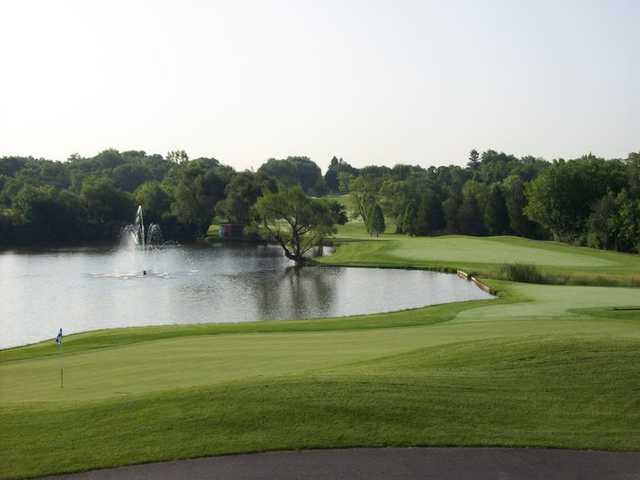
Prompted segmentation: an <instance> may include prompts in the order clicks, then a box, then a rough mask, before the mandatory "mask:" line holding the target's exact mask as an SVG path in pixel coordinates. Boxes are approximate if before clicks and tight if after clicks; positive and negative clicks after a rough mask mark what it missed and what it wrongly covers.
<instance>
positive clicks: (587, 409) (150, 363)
mask: <svg viewBox="0 0 640 480" xmlns="http://www.w3.org/2000/svg"><path fill="white" fill-rule="evenodd" d="M349 228H350V229H351V233H350V234H345V230H344V229H343V230H342V235H345V236H348V237H349V239H350V240H351V242H348V243H345V244H343V245H341V246H339V248H338V250H337V252H336V254H335V255H334V256H332V257H326V258H324V259H322V261H323V262H335V263H340V264H351V265H383V266H399V267H433V268H457V267H464V268H467V269H469V270H473V269H475V271H479V272H486V275H487V276H491V273H492V272H495V271H497V270H495V268H496V266H497V265H499V264H501V263H504V262H505V261H507V262H515V261H522V259H525V258H528V259H529V260H528V263H535V264H537V265H539V266H540V267H541V268H542V269H544V270H545V271H547V272H555V273H558V272H560V273H563V274H571V275H584V276H585V277H584V278H589V279H591V280H592V281H594V279H597V278H598V277H599V276H602V277H603V278H616V279H618V281H619V282H620V283H629V284H632V278H633V276H634V275H637V272H638V268H637V267H638V265H639V263H638V258H637V257H634V256H630V255H621V254H615V253H612V252H599V251H593V250H591V249H581V248H574V247H569V246H566V245H560V244H555V243H552V242H534V241H530V240H523V239H514V238H512V237H496V238H482V239H478V238H470V237H436V238H419V239H416V238H407V237H401V236H395V235H385V236H384V237H382V238H383V239H381V240H373V241H369V240H367V239H366V237H365V236H364V235H362V234H361V232H360V231H359V229H358V227H357V226H355V227H354V226H353V225H352V226H350V227H349ZM347 230H349V229H347ZM484 253H486V255H483V254H484ZM534 260H535V261H534ZM634 269H635V270H634ZM487 282H488V283H489V284H490V286H491V287H492V288H494V289H495V290H497V291H498V292H499V295H500V298H499V299H497V300H483V301H474V302H463V303H456V304H447V305H438V306H433V307H426V308H419V309H414V310H405V311H401V312H394V313H386V314H378V315H363V316H355V317H344V318H335V319H323V320H304V321H281V322H256V323H251V324H235V325H220V324H218V325H192V326H165V327H146V328H127V329H116V330H105V331H99V332H92V333H85V334H79V335H73V336H70V337H69V338H68V340H67V342H66V343H65V345H64V349H65V353H64V357H62V356H61V355H59V353H57V352H56V350H55V347H54V346H53V345H52V344H51V342H49V343H42V344H37V345H32V346H28V347H22V348H17V349H10V350H4V351H0V425H2V429H0V451H2V454H3V462H0V477H2V478H14V477H16V478H17V477H28V476H37V475H44V474H51V473H61V472H70V471H80V470H87V469H92V468H99V467H109V466H116V465H125V464H131V463H140V462H150V461H158V460H171V459H179V458H189V457H197V456H205V455H214V454H227V453H238V452H256V451H265V450H280V449H299V448H328V447H350V446H417V445H420V446H443V445H460V446H462V445H464V446H480V445H482V446H536V447H558V448H585V449H586V448H589V449H603V450H626V451H628V450H640V310H635V309H632V307H638V306H640V290H639V289H636V288H631V287H603V286H560V285H536V284H519V283H511V282H505V281H501V280H496V279H493V280H491V279H489V280H487ZM354 294H356V293H354ZM61 365H64V369H65V386H64V389H61V388H60V385H59V376H58V375H59V368H60V366H61Z"/></svg>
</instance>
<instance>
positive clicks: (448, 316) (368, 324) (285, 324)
mask: <svg viewBox="0 0 640 480" xmlns="http://www.w3.org/2000/svg"><path fill="white" fill-rule="evenodd" d="M488 283H489V284H490V288H491V290H492V293H493V294H495V295H496V296H497V298H494V299H486V300H467V301H462V302H451V303H442V304H437V305H427V306H424V307H417V308H410V309H404V310H396V311H391V312H381V313H371V314H362V315H351V316H341V317H327V318H317V319H306V320H263V321H255V322H246V323H197V324H185V325H158V326H144V327H121V328H109V329H102V330H92V331H88V332H81V333H76V334H72V335H68V336H66V337H65V343H64V347H63V348H64V354H65V355H72V354H76V353H83V352H87V351H92V350H96V349H106V348H118V347H122V346H127V345H132V344H135V343H141V342H150V341H157V340H164V339H169V338H176V337H190V336H199V335H233V334H246V333H283V332H287V333H294V332H300V333H304V332H321V331H322V332H326V331H338V330H341V331H344V330H365V329H366V330H369V329H379V328H399V327H414V326H423V325H432V324H435V323H441V322H446V321H449V320H452V319H453V318H455V317H456V315H457V314H458V313H460V312H462V311H465V310H471V309H474V308H479V307H483V306H486V305H488V304H491V305H497V304H508V303H515V302H523V301H529V299H528V298H525V297H523V296H522V295H521V294H519V293H516V292H515V291H514V290H513V289H510V288H509V283H508V282H502V281H495V280H494V281H489V282H488ZM56 348H57V347H56V345H55V343H54V342H53V341H52V340H48V341H43V342H38V343H34V344H31V345H24V346H20V347H14V348H9V349H4V350H0V364H2V363H6V362H11V361H19V360H27V359H28V360H33V359H35V358H46V357H50V356H52V355H56V354H58V351H57V350H56Z"/></svg>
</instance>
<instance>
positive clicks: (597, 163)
mask: <svg viewBox="0 0 640 480" xmlns="http://www.w3.org/2000/svg"><path fill="white" fill-rule="evenodd" d="M624 184H625V171H624V166H623V164H622V163H621V162H618V161H608V162H607V161H605V160H602V159H598V158H595V157H592V156H587V157H584V158H582V159H580V160H575V161H571V162H565V161H560V162H556V163H555V164H554V165H553V166H552V167H551V168H548V169H546V170H545V171H543V172H542V173H541V174H540V176H538V177H537V178H536V179H535V180H533V181H532V182H531V183H530V184H529V185H528V187H527V190H526V195H527V199H528V204H527V206H526V207H525V213H526V215H527V216H528V217H529V218H530V219H532V220H534V221H536V222H538V223H540V224H541V225H543V226H544V227H545V228H547V229H548V230H549V231H550V232H551V233H552V234H553V237H554V238H555V239H557V240H564V241H576V240H578V239H579V238H580V237H581V236H583V235H584V233H585V231H586V224H587V219H588V218H589V216H590V214H591V211H592V206H593V205H594V203H595V202H597V201H598V200H599V199H600V198H602V197H603V196H604V195H606V194H607V191H608V190H611V191H612V192H613V193H617V192H619V191H620V190H621V188H622V187H623V186H624Z"/></svg>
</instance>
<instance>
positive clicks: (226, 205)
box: [216, 172, 262, 225]
mask: <svg viewBox="0 0 640 480" xmlns="http://www.w3.org/2000/svg"><path fill="white" fill-rule="evenodd" d="M258 182H259V180H258V178H257V176H256V175H255V174H254V173H252V172H241V173H238V174H237V175H235V176H234V177H233V178H232V179H231V181H230V182H229V184H228V185H227V187H226V188H225V198H224V200H221V201H220V202H219V203H218V205H217V207H216V211H217V212H218V213H219V214H220V215H222V216H223V217H224V218H226V219H227V220H229V221H230V222H232V223H239V224H243V225H246V224H248V223H249V221H250V219H251V208H252V207H253V205H254V204H255V203H256V201H257V200H258V197H259V196H260V194H261V192H262V188H261V186H260V184H259V183H258Z"/></svg>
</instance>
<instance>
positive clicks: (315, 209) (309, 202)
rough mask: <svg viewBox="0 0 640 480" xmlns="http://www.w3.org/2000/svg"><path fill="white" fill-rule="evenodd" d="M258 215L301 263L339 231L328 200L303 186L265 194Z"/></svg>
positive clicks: (286, 253) (282, 245)
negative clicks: (320, 197)
mask: <svg viewBox="0 0 640 480" xmlns="http://www.w3.org/2000/svg"><path fill="white" fill-rule="evenodd" d="M255 214H256V216H257V217H258V218H259V219H260V222H261V224H262V225H263V227H264V228H265V229H266V230H267V231H268V232H269V237H270V238H271V239H272V240H274V241H276V242H277V243H278V244H279V245H280V246H281V247H282V249H283V250H284V254H285V256H286V257H287V258H288V259H290V260H293V261H294V262H296V264H298V265H301V264H302V263H304V261H305V255H306V254H307V253H308V252H309V251H310V250H311V249H312V248H313V247H315V246H317V245H320V244H321V242H322V239H323V238H324V237H325V236H326V235H329V234H331V233H334V232H335V224H336V220H337V219H336V217H335V214H334V212H333V211H332V209H331V208H330V206H329V205H328V203H327V202H326V201H324V200H319V199H314V198H310V197H307V196H306V195H305V193H304V191H303V190H302V188H300V187H292V188H283V189H281V190H280V191H278V192H276V193H270V192H268V193H266V194H265V195H263V196H261V197H260V198H259V199H258V201H257V203H256V206H255Z"/></svg>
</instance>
